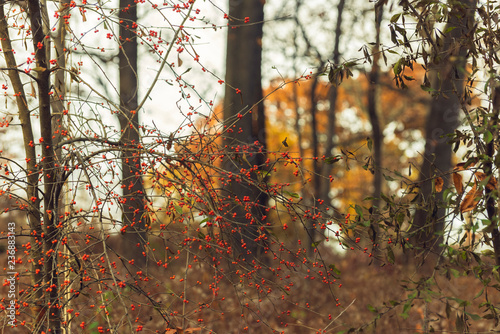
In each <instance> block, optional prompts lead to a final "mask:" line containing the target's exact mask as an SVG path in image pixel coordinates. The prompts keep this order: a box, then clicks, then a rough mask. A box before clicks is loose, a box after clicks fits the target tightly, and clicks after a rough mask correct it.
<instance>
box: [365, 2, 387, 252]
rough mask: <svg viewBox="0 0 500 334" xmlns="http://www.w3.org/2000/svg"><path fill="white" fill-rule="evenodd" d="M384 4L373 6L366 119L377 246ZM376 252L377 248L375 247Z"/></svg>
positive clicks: (380, 182) (380, 173) (373, 224)
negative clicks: (368, 125) (368, 129)
mask: <svg viewBox="0 0 500 334" xmlns="http://www.w3.org/2000/svg"><path fill="white" fill-rule="evenodd" d="M383 9H384V2H383V1H380V2H378V3H377V4H376V5H375V34H376V36H375V45H374V46H373V49H372V55H373V56H372V62H373V63H372V69H371V71H370V73H369V75H368V105H367V107H368V108H367V110H368V117H369V118H370V124H371V126H372V138H371V139H372V142H373V155H372V169H371V170H372V173H373V195H372V196H373V198H374V199H373V201H372V207H373V216H372V225H371V229H372V232H373V234H372V240H371V241H372V243H373V244H374V245H376V244H377V239H378V238H379V237H380V236H379V233H380V229H379V228H378V224H377V221H378V218H379V217H378V214H377V213H378V212H379V209H380V195H381V193H382V144H383V140H384V137H383V133H382V128H381V125H380V117H379V111H378V96H379V77H380V66H379V61H380V23H381V22H382V18H383V16H384V14H383V13H384V11H383ZM374 249H375V250H376V249H377V247H376V246H375V247H374Z"/></svg>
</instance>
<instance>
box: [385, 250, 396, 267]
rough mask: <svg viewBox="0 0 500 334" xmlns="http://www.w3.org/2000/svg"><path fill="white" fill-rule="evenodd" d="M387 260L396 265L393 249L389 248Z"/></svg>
mask: <svg viewBox="0 0 500 334" xmlns="http://www.w3.org/2000/svg"><path fill="white" fill-rule="evenodd" d="M387 260H388V261H389V263H391V264H394V262H395V257H394V252H393V251H392V248H391V247H387Z"/></svg>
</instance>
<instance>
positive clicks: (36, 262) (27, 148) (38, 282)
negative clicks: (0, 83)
mask: <svg viewBox="0 0 500 334" xmlns="http://www.w3.org/2000/svg"><path fill="white" fill-rule="evenodd" d="M0 40H1V42H2V50H3V53H4V56H5V62H6V65H7V67H8V68H9V71H8V75H9V79H10V82H11V83H12V87H13V89H14V91H15V92H16V93H17V95H16V103H17V108H18V113H19V120H20V122H21V129H22V134H23V146H24V152H25V156H26V179H27V186H26V197H27V198H28V199H31V200H30V201H29V207H28V224H29V227H30V230H31V231H32V232H33V233H31V238H30V239H31V240H30V244H31V246H32V247H31V252H30V256H31V258H32V259H33V261H32V262H31V263H32V267H31V285H32V286H40V287H41V286H42V285H43V276H44V271H43V264H42V263H43V261H42V258H43V255H42V254H43V253H42V251H43V249H42V246H43V245H42V243H41V242H39V240H38V236H40V235H42V232H43V230H42V225H41V220H40V204H41V201H40V198H39V197H38V192H37V189H38V171H37V170H38V168H37V159H36V151H35V146H34V145H32V143H34V141H35V139H34V136H33V127H32V124H31V118H30V111H29V109H28V103H27V100H26V95H25V92H24V87H23V84H22V82H21V78H20V77H19V72H17V71H16V68H17V63H16V59H15V57H14V53H13V52H12V44H11V40H10V36H9V29H8V24H7V20H6V16H5V12H4V6H3V5H0ZM27 302H29V303H33V304H34V305H33V307H31V311H32V316H33V319H34V321H35V322H39V321H40V320H41V317H42V316H43V314H45V312H46V303H45V302H44V294H43V290H42V289H41V288H40V289H36V290H34V292H33V294H32V295H31V300H28V301H27Z"/></svg>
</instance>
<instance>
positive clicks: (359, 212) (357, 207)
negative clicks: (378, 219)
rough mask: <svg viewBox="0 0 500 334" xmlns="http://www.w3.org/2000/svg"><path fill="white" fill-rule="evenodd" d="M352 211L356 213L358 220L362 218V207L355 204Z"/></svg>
mask: <svg viewBox="0 0 500 334" xmlns="http://www.w3.org/2000/svg"><path fill="white" fill-rule="evenodd" d="M354 210H355V211H356V213H357V214H358V216H359V217H360V218H363V208H362V207H360V206H359V205H357V204H356V205H355V206H354Z"/></svg>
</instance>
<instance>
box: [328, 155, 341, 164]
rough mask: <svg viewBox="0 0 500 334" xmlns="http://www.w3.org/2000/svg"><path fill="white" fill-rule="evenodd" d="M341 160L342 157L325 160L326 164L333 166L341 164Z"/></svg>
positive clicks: (337, 156)
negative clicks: (337, 163)
mask: <svg viewBox="0 0 500 334" xmlns="http://www.w3.org/2000/svg"><path fill="white" fill-rule="evenodd" d="M341 159H342V156H341V155H336V156H334V157H328V158H325V163H327V164H329V165H332V164H334V163H336V162H339V161H340V160H341Z"/></svg>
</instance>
